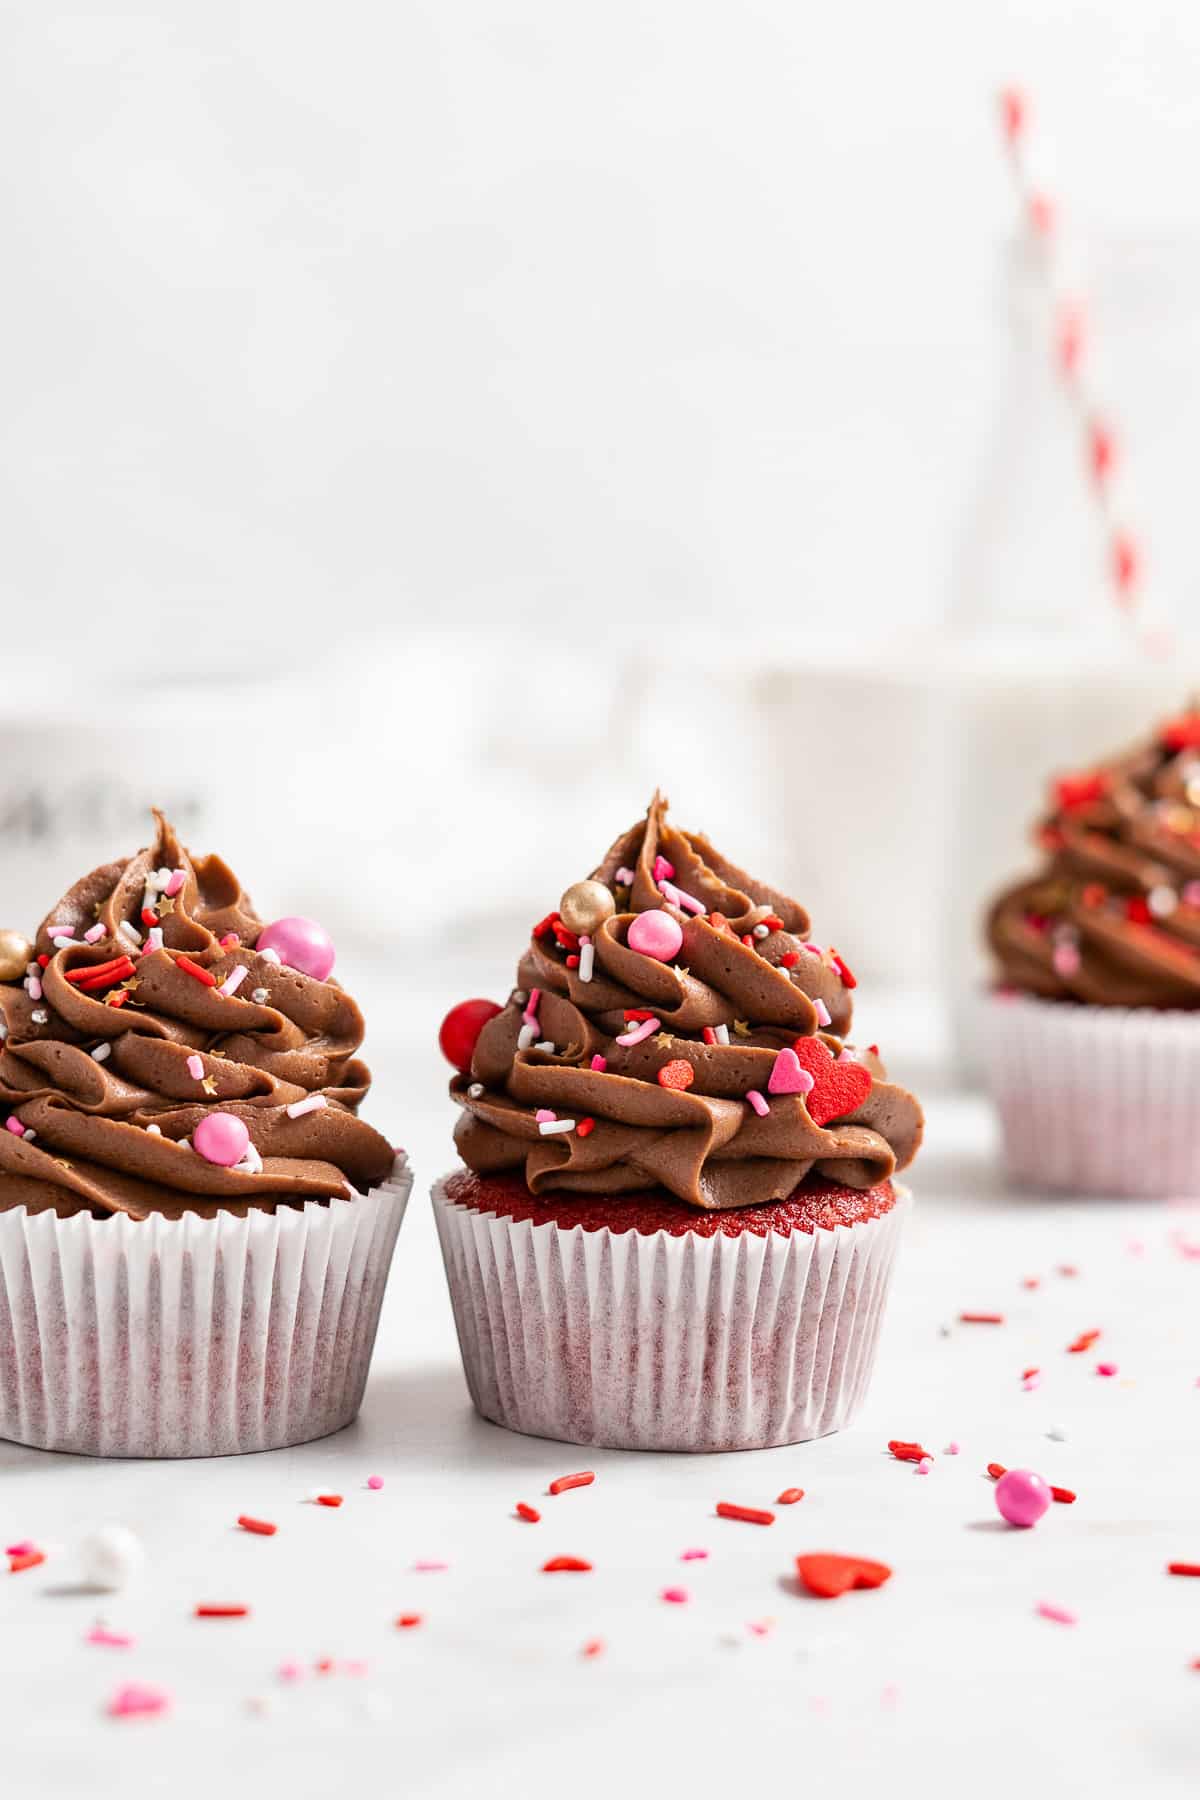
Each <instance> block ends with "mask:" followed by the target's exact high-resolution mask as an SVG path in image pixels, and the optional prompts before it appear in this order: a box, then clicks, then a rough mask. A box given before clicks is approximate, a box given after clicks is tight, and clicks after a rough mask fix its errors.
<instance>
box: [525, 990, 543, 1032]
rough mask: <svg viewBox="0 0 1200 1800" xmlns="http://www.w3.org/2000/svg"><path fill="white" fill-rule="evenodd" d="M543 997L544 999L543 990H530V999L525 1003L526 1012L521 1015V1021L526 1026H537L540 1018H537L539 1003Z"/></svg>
mask: <svg viewBox="0 0 1200 1800" xmlns="http://www.w3.org/2000/svg"><path fill="white" fill-rule="evenodd" d="M541 997H542V990H541V988H530V990H529V998H528V1000H527V1001H526V1002H525V1011H524V1012H523V1013H522V1014H521V1019H522V1022H523V1023H524V1024H526V1025H536V1024H537V1022H538V1016H537V1010H538V1001H539V1000H540V999H541Z"/></svg>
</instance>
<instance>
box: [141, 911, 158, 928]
mask: <svg viewBox="0 0 1200 1800" xmlns="http://www.w3.org/2000/svg"><path fill="white" fill-rule="evenodd" d="M142 924H143V925H144V926H145V927H146V929H147V930H149V929H150V928H151V926H154V925H157V924H158V914H157V913H156V912H155V911H154V910H153V908H152V907H149V906H143V908H142Z"/></svg>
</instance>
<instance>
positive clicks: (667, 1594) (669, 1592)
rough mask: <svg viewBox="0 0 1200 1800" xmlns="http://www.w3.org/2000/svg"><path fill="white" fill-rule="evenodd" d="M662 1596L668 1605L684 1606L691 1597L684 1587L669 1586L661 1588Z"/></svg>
mask: <svg viewBox="0 0 1200 1800" xmlns="http://www.w3.org/2000/svg"><path fill="white" fill-rule="evenodd" d="M662 1598H663V1599H664V1600H665V1601H666V1602H667V1604H668V1605H669V1606H686V1605H687V1603H688V1601H689V1600H690V1599H691V1595H690V1594H689V1593H688V1591H687V1589H686V1588H682V1587H669V1588H664V1589H663V1591H662Z"/></svg>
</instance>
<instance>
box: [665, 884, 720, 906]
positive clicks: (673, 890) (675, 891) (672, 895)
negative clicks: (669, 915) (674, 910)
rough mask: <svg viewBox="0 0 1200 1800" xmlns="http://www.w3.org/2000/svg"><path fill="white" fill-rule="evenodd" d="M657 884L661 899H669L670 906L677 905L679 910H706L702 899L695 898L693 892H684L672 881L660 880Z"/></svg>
mask: <svg viewBox="0 0 1200 1800" xmlns="http://www.w3.org/2000/svg"><path fill="white" fill-rule="evenodd" d="M658 885H659V887H660V888H661V890H662V896H663V899H664V900H669V901H670V902H671V905H672V906H677V907H678V908H679V910H680V912H690V913H703V912H707V911H708V908H707V907H706V906H705V904H704V902H703V900H697V899H696V897H695V896H694V895H693V894H685V893H684V892H683V890H682V888H677V887H676V886H675V884H674V882H671V881H660V882H659V884H658Z"/></svg>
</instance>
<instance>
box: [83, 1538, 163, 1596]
mask: <svg viewBox="0 0 1200 1800" xmlns="http://www.w3.org/2000/svg"><path fill="white" fill-rule="evenodd" d="M79 1559H80V1562H81V1564H82V1567H83V1579H84V1581H85V1582H86V1583H87V1585H88V1586H89V1587H95V1588H103V1589H104V1591H105V1593H110V1594H112V1593H116V1591H117V1589H118V1588H123V1587H125V1586H126V1585H127V1583H129V1582H130V1581H132V1580H133V1578H134V1576H135V1575H140V1574H141V1572H142V1569H143V1567H144V1565H145V1561H146V1552H145V1551H144V1550H143V1549H142V1546H141V1542H140V1540H139V1539H138V1538H136V1537H135V1536H134V1535H133V1532H132V1531H130V1530H129V1529H128V1528H127V1527H126V1526H124V1525H103V1526H101V1528H100V1530H99V1531H93V1532H92V1533H91V1535H90V1536H89V1537H86V1538H84V1540H83V1543H82V1544H81V1545H80V1546H79Z"/></svg>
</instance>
